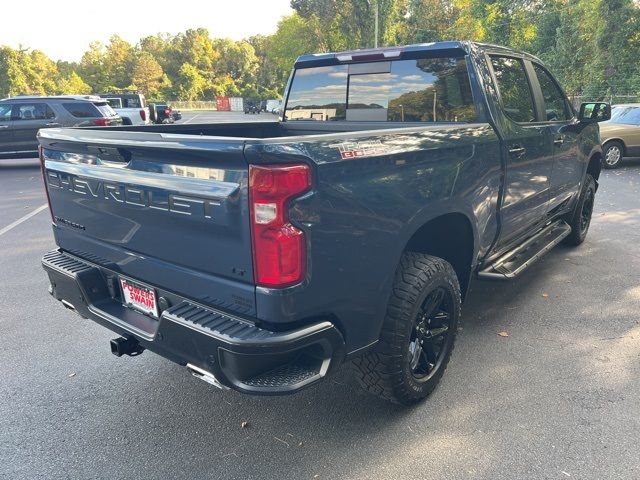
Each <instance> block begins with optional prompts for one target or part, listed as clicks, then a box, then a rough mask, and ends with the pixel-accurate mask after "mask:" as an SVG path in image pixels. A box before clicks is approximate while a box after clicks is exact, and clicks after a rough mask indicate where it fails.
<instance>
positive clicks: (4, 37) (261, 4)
mask: <svg viewBox="0 0 640 480" xmlns="http://www.w3.org/2000/svg"><path fill="white" fill-rule="evenodd" d="M289 4H290V0H226V1H225V0H108V1H103V2H94V1H87V0H56V1H48V0H40V1H33V0H26V1H25V2H21V1H16V0H4V1H2V7H1V10H2V18H3V19H4V20H9V19H13V20H11V21H3V22H2V26H1V27H0V45H8V46H10V47H13V48H16V47H18V45H22V46H23V47H29V48H31V49H34V50H35V49H37V50H42V51H43V52H44V53H46V54H47V55H48V56H49V57H50V58H51V59H53V60H67V61H79V60H80V58H81V57H82V54H83V53H84V52H85V51H86V50H87V48H88V46H89V43H90V42H93V41H95V40H99V41H101V42H104V43H106V42H108V40H109V37H111V36H112V35H114V34H118V35H120V36H121V37H122V38H124V39H125V40H127V41H129V42H131V43H132V44H135V43H136V42H137V41H138V40H139V39H140V38H142V37H145V36H147V35H154V34H156V33H159V32H162V33H164V32H168V33H171V34H176V33H178V32H182V31H184V30H187V29H188V28H199V27H204V28H207V29H208V30H209V33H210V34H211V36H212V37H229V38H232V39H234V40H240V39H242V38H246V37H249V36H251V35H255V34H258V33H261V34H270V33H273V32H275V31H276V28H277V25H278V21H279V20H280V18H282V17H283V16H285V15H289V14H290V13H291V12H292V10H291V7H290V6H289ZM29 9H33V10H34V12H33V13H32V14H30V13H29Z"/></svg>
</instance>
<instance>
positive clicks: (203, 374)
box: [187, 363, 229, 390]
mask: <svg viewBox="0 0 640 480" xmlns="http://www.w3.org/2000/svg"><path fill="white" fill-rule="evenodd" d="M187 370H189V372H191V375H193V376H194V377H196V378H199V379H200V380H202V381H203V382H207V383H208V384H210V385H213V386H214V387H217V388H219V389H220V390H229V387H227V386H226V385H223V384H221V383H220V382H219V381H218V379H217V378H216V377H215V376H214V375H213V373H211V372H207V371H206V370H203V369H202V368H200V367H196V366H195V365H192V364H191V363H187Z"/></svg>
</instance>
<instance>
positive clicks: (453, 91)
mask: <svg viewBox="0 0 640 480" xmlns="http://www.w3.org/2000/svg"><path fill="white" fill-rule="evenodd" d="M475 118H476V110H475V105H474V102H473V96H472V93H471V85H470V83H469V75H468V72H467V65H466V62H465V60H464V58H462V57H459V58H426V59H417V60H396V61H385V62H371V63H357V64H349V65H334V66H327V67H310V68H302V69H298V70H296V71H295V73H294V77H293V80H292V83H291V88H290V91H289V97H288V100H287V105H286V110H285V119H286V120H316V121H335V120H346V121H391V122H471V121H474V120H475Z"/></svg>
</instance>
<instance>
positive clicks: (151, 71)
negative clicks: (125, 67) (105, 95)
mask: <svg viewBox="0 0 640 480" xmlns="http://www.w3.org/2000/svg"><path fill="white" fill-rule="evenodd" d="M168 81H169V79H168V77H166V76H165V75H164V72H163V70H162V67H161V66H160V64H159V63H158V62H157V60H156V59H155V58H153V55H151V54H150V53H149V52H141V53H140V54H139V55H138V56H137V58H136V60H135V62H134V65H133V75H132V76H131V82H132V84H133V86H135V88H136V89H137V90H140V91H141V92H142V93H143V94H144V95H145V96H146V97H148V98H156V96H157V95H158V92H159V91H160V89H161V88H162V87H163V83H164V84H166V83H167V82H168Z"/></svg>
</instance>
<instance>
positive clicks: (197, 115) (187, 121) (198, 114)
mask: <svg viewBox="0 0 640 480" xmlns="http://www.w3.org/2000/svg"><path fill="white" fill-rule="evenodd" d="M200 115H202V114H201V113H197V114H195V115H194V116H193V117H191V118H190V119H189V120H185V121H184V122H182V123H189V122H193V121H194V120H195V119H196V118H198V117H199V116H200Z"/></svg>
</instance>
